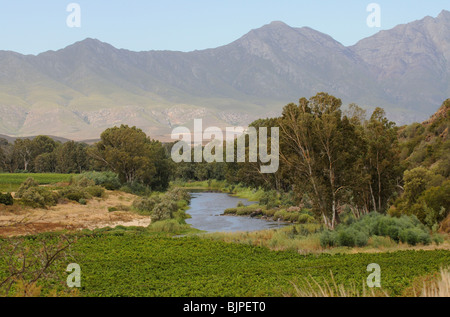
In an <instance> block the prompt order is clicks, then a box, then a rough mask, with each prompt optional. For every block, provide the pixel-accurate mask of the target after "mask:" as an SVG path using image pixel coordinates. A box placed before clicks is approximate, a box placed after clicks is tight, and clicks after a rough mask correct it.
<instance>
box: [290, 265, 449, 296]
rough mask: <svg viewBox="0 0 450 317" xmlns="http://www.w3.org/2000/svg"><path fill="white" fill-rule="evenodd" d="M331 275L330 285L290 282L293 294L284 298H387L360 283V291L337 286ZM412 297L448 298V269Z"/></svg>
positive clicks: (313, 282)
mask: <svg viewBox="0 0 450 317" xmlns="http://www.w3.org/2000/svg"><path fill="white" fill-rule="evenodd" d="M330 274H331V283H329V282H328V281H327V280H326V279H324V282H323V283H319V282H318V281H317V280H316V279H314V278H313V277H311V276H310V277H309V279H305V280H304V281H303V283H302V285H301V286H299V283H298V282H293V281H291V284H292V286H293V287H294V290H295V293H294V294H285V296H297V297H388V296H389V294H388V293H387V292H385V291H384V290H382V289H377V288H369V289H367V288H366V285H365V283H364V282H363V283H362V291H359V290H358V288H357V287H356V286H355V285H354V284H353V285H350V286H344V285H342V284H340V285H337V283H336V281H335V279H334V276H333V273H332V272H330ZM413 296H414V297H450V272H449V269H448V268H446V269H444V268H441V270H440V275H439V276H438V278H437V280H435V281H432V282H428V283H426V282H423V286H422V288H421V290H419V292H414V294H413Z"/></svg>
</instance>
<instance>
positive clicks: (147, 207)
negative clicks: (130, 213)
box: [133, 195, 161, 214]
mask: <svg viewBox="0 0 450 317" xmlns="http://www.w3.org/2000/svg"><path fill="white" fill-rule="evenodd" d="M160 202H161V198H160V197H159V196H157V195H154V196H151V197H139V198H137V199H136V200H134V201H133V208H134V209H135V210H137V211H139V212H141V213H144V214H150V213H151V212H152V211H153V208H155V206H156V205H157V204H159V203H160Z"/></svg>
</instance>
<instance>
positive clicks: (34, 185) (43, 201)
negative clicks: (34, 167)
mask: <svg viewBox="0 0 450 317" xmlns="http://www.w3.org/2000/svg"><path fill="white" fill-rule="evenodd" d="M16 198H18V199H20V201H21V202H22V203H23V204H24V205H27V206H31V207H33V208H37V207H41V208H46V207H49V206H55V205H56V204H57V203H58V199H59V194H58V193H56V192H53V191H51V190H50V189H48V188H47V187H40V186H39V183H38V182H36V181H35V180H34V179H33V178H31V177H30V178H28V179H27V180H25V181H24V182H23V183H22V184H21V185H20V187H19V189H18V191H17V193H16Z"/></svg>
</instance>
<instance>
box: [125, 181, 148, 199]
mask: <svg viewBox="0 0 450 317" xmlns="http://www.w3.org/2000/svg"><path fill="white" fill-rule="evenodd" d="M120 190H121V191H123V192H125V193H129V194H133V195H138V196H149V195H150V194H151V193H152V190H151V188H150V187H149V186H146V185H144V184H142V183H139V182H133V183H131V184H126V185H124V186H122V187H120Z"/></svg>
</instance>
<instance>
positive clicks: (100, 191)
mask: <svg viewBox="0 0 450 317" xmlns="http://www.w3.org/2000/svg"><path fill="white" fill-rule="evenodd" d="M85 191H86V192H87V193H88V194H89V195H91V196H92V197H98V198H101V197H103V196H104V195H105V189H104V188H102V187H101V186H97V185H94V186H89V187H86V189H85Z"/></svg>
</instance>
